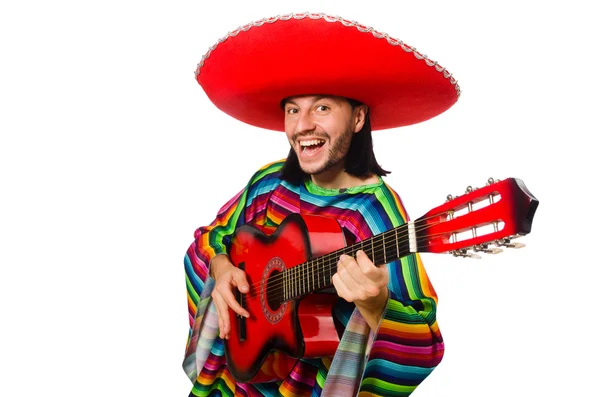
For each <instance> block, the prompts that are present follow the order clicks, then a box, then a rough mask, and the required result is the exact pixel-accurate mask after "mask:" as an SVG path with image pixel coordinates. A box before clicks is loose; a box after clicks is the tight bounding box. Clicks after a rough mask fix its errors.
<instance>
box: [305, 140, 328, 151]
mask: <svg viewBox="0 0 600 397" xmlns="http://www.w3.org/2000/svg"><path fill="white" fill-rule="evenodd" d="M324 144H325V140H324V139H312V140H310V141H302V142H300V150H301V151H302V152H303V153H304V152H313V151H315V150H317V149H319V148H320V147H322V146H323V145H324Z"/></svg>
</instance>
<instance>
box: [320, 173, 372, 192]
mask: <svg viewBox="0 0 600 397" xmlns="http://www.w3.org/2000/svg"><path fill="white" fill-rule="evenodd" d="M331 171H334V170H328V171H325V172H322V173H320V174H318V175H311V176H310V178H311V180H312V182H313V183H314V184H315V185H317V186H319V187H322V188H325V189H347V188H349V187H354V186H362V185H370V184H373V183H377V182H378V181H379V178H378V177H377V175H374V174H371V175H370V176H368V177H365V178H359V177H357V176H354V175H350V174H348V173H347V172H346V171H335V172H331Z"/></svg>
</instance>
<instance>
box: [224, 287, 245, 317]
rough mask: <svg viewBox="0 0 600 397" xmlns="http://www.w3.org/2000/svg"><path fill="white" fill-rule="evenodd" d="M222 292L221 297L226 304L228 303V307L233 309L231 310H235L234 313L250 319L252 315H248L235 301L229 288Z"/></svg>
mask: <svg viewBox="0 0 600 397" xmlns="http://www.w3.org/2000/svg"><path fill="white" fill-rule="evenodd" d="M220 292H221V297H222V298H223V300H224V301H225V303H227V306H229V307H230V308H231V310H233V311H234V312H236V313H237V314H239V315H241V316H244V317H246V318H248V317H250V313H248V312H247V311H246V310H245V309H244V308H243V307H242V306H241V305H240V304H239V303H238V301H237V300H236V299H235V296H234V295H233V292H231V290H230V289H228V288H223V290H222V291H220Z"/></svg>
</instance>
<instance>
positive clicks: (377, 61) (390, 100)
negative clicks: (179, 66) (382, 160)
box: [196, 13, 460, 131]
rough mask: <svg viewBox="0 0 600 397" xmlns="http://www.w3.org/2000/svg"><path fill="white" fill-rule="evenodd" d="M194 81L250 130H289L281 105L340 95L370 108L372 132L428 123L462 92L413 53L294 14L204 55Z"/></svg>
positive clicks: (246, 29)
mask: <svg viewBox="0 0 600 397" xmlns="http://www.w3.org/2000/svg"><path fill="white" fill-rule="evenodd" d="M196 79H197V81H198V83H199V84H200V85H201V86H202V88H203V89H204V91H205V92H206V94H207V95H208V98H209V99H210V100H211V101H212V102H213V103H214V104H215V105H216V106H217V108H219V109H221V110H222V111H223V112H225V113H227V114H228V115H230V116H232V117H234V118H236V119H238V120H240V121H243V122H245V123H248V124H250V125H253V126H256V127H261V128H266V129H270V130H276V131H283V130H284V121H283V119H284V118H283V112H282V110H281V108H280V102H281V100H282V99H283V98H287V97H290V96H296V95H302V94H308V95H311V94H325V95H336V96H343V97H347V98H353V99H356V100H358V101H360V102H362V103H364V104H366V105H368V106H369V109H370V111H371V126H372V129H373V130H382V129H387V128H395V127H400V126H405V125H410V124H415V123H419V122H421V121H425V120H428V119H430V118H432V117H434V116H437V115H438V114H440V113H442V112H444V111H445V110H447V109H448V108H450V106H452V105H453V104H454V103H455V102H456V101H457V100H458V97H459V96H460V87H459V86H458V84H457V82H456V80H455V79H454V78H453V77H452V75H451V74H450V73H449V72H448V71H447V70H446V69H445V68H443V67H441V66H440V65H438V63H437V62H434V61H431V60H430V59H428V58H427V57H426V56H424V55H422V54H420V53H419V52H417V51H416V49H415V48H414V47H410V46H408V45H406V44H404V43H403V42H402V41H399V40H396V39H393V38H391V37H389V36H388V35H386V34H384V33H379V32H377V31H375V30H373V29H372V28H370V27H366V26H363V25H360V24H358V23H357V22H353V21H347V20H345V19H342V18H340V17H332V16H329V15H325V14H310V13H305V14H289V15H284V16H277V17H274V18H265V19H262V20H260V21H257V22H253V23H250V24H248V25H245V26H241V27H239V28H238V29H236V30H234V31H233V32H230V33H229V34H228V35H227V36H225V37H224V38H222V39H221V40H219V42H218V43H216V44H215V45H214V46H212V47H211V48H210V49H209V50H208V52H207V53H206V54H205V55H204V56H203V57H202V60H201V61H200V63H199V64H198V68H197V69H196Z"/></svg>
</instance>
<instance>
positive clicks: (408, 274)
mask: <svg viewBox="0 0 600 397" xmlns="http://www.w3.org/2000/svg"><path fill="white" fill-rule="evenodd" d="M282 166H283V162H281V161H279V162H275V163H272V164H269V165H267V166H265V167H263V168H262V169H260V170H259V171H258V172H257V173H256V174H255V175H254V176H253V177H252V179H251V180H250V182H249V183H248V185H247V186H246V188H244V189H243V190H242V191H241V192H240V193H238V194H237V195H236V196H235V197H234V198H232V199H231V200H230V201H229V202H227V203H226V204H225V205H224V206H223V207H222V208H221V210H220V211H219V213H218V215H217V218H216V219H215V220H214V222H213V223H212V224H211V225H210V226H207V227H201V228H199V229H197V230H196V232H195V240H194V242H193V243H192V245H191V246H190V247H189V249H188V251H187V254H186V256H185V261H184V262H185V272H186V282H187V293H188V307H189V320H190V332H189V337H188V342H187V349H186V354H185V359H184V362H183V367H184V370H185V371H186V373H187V375H188V376H189V378H190V379H191V381H192V382H193V384H194V386H193V388H192V391H191V393H190V396H218V395H224V396H233V395H235V396H335V397H346V396H347V397H350V396H356V395H357V394H358V395H360V396H373V395H383V396H408V395H409V394H411V393H412V391H413V390H414V389H415V388H416V387H417V386H418V385H419V384H420V383H421V382H422V381H423V380H424V379H425V378H426V377H427V376H428V375H429V374H430V373H431V371H433V369H434V368H435V366H436V365H438V364H439V362H440V361H441V359H442V356H443V353H444V343H443V340H442V336H441V334H440V331H439V329H438V325H437V322H436V306H437V296H436V293H435V290H434V289H433V286H432V285H431V283H430V282H429V278H428V277H427V274H426V272H425V269H424V267H423V264H422V263H421V259H420V257H419V255H418V254H411V255H409V256H406V257H404V258H402V259H401V260H398V261H394V262H391V263H389V264H388V265H387V267H388V270H389V275H390V281H389V284H388V287H389V290H390V298H389V299H388V302H387V305H386V308H385V309H384V312H383V315H382V318H381V321H380V324H379V328H378V329H377V330H374V331H375V332H373V331H371V330H370V328H369V326H368V325H367V323H366V321H365V320H364V319H363V317H362V315H361V314H360V312H359V311H358V309H356V308H355V306H354V305H353V304H349V303H347V302H339V304H338V305H336V306H335V308H334V316H335V317H336V318H337V319H338V320H339V321H340V322H341V323H342V324H344V325H345V331H344V334H343V336H342V338H341V341H340V344H339V347H338V350H337V352H336V354H335V356H334V357H328V358H321V359H302V360H298V362H297V364H296V366H295V367H294V369H293V370H292V372H291V373H290V374H289V375H288V376H287V378H285V379H283V380H281V381H277V382H271V383H261V384H243V383H236V381H235V380H234V379H233V378H232V376H231V374H230V373H229V371H228V369H227V364H226V360H225V355H224V350H223V340H222V339H220V338H219V337H218V334H219V332H218V322H217V315H216V310H215V306H214V304H213V303H212V299H211V297H210V293H211V291H212V288H213V286H214V280H213V279H212V278H211V277H210V276H209V271H208V265H209V263H210V259H211V258H213V257H214V256H215V255H217V254H226V253H227V250H228V245H229V243H230V238H231V235H232V234H233V232H234V231H235V229H236V228H238V227H239V226H241V225H242V224H244V223H248V222H252V223H254V224H259V225H266V226H277V225H279V224H280V223H281V222H282V221H283V219H284V218H285V217H286V216H287V215H289V214H291V213H301V214H314V215H324V216H329V217H333V218H335V219H337V221H338V222H339V223H340V225H341V227H342V229H343V230H344V232H345V234H347V235H349V236H350V237H353V238H354V242H358V241H361V240H364V239H367V238H370V237H372V236H373V235H376V234H379V233H382V232H384V231H387V230H389V229H391V228H392V227H396V226H399V225H401V224H403V223H405V222H406V221H407V215H406V212H405V210H404V207H403V205H402V202H401V200H400V198H399V196H398V195H397V194H396V192H394V191H393V190H392V189H391V188H390V187H389V186H388V185H387V184H385V183H384V182H383V180H382V179H381V178H379V182H378V183H375V184H372V185H365V186H356V187H351V188H348V189H345V190H342V191H340V190H338V189H324V188H321V187H319V186H317V185H315V184H313V183H312V182H311V181H310V180H307V181H306V182H304V183H303V184H300V185H293V184H291V183H288V182H286V181H283V180H281V179H280V178H279V176H280V170H281V167H282ZM339 301H342V299H341V298H340V299H339Z"/></svg>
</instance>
